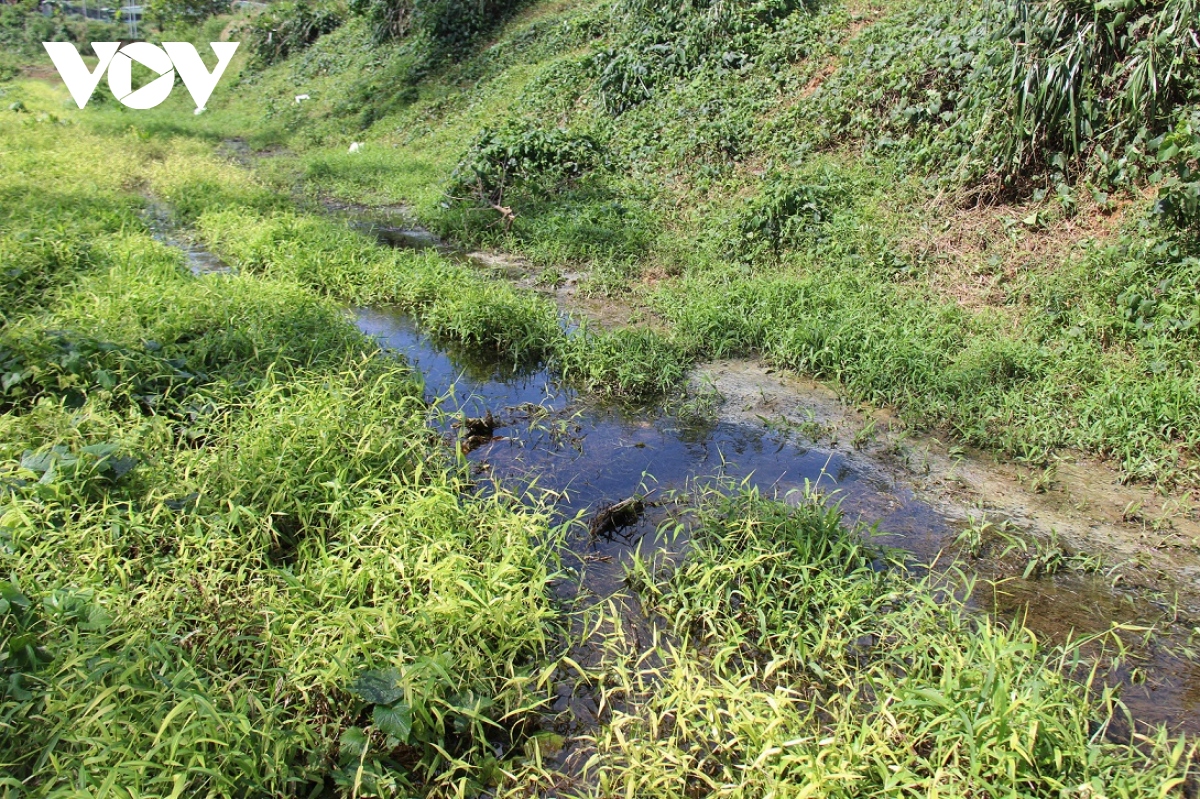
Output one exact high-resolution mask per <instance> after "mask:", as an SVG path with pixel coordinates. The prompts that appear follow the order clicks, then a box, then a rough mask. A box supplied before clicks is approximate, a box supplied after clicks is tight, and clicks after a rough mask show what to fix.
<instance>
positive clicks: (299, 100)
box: [296, 94, 312, 103]
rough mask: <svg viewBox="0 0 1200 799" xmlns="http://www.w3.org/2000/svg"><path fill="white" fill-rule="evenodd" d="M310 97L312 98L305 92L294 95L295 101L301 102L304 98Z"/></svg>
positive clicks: (309, 98)
mask: <svg viewBox="0 0 1200 799" xmlns="http://www.w3.org/2000/svg"><path fill="white" fill-rule="evenodd" d="M311 99H312V98H311V97H309V96H308V95H307V94H297V95H296V102H297V103H302V102H304V101H305V100H311Z"/></svg>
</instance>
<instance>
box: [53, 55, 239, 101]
mask: <svg viewBox="0 0 1200 799" xmlns="http://www.w3.org/2000/svg"><path fill="white" fill-rule="evenodd" d="M42 46H43V47H45V48H46V52H47V53H49V54H50V60H51V61H53V62H54V66H55V68H57V69H58V74H59V75H61V76H62V79H63V83H65V84H67V90H68V91H70V92H71V97H72V98H73V99H74V100H75V102H76V104H78V106H79V107H80V108H83V107H84V106H85V105H87V102H88V100H90V99H92V93H93V92H95V91H96V86H98V85H99V84H100V78H101V77H102V76H103V75H104V71H105V70H106V69H107V70H108V87H109V88H110V89H112V93H113V96H115V97H116V98H117V99H118V100H120V101H121V102H122V103H124V104H125V105H126V106H128V107H129V108H136V109H146V108H154V107H155V106H156V105H158V104H159V103H161V102H162V101H163V100H165V99H167V96H168V95H169V94H170V93H171V88H172V87H173V86H174V85H175V73H176V72H178V73H179V77H180V78H182V79H183V85H184V86H185V87H186V88H187V90H188V92H189V93H190V94H191V95H192V99H193V100H195V101H196V108H197V113H198V112H199V111H200V110H203V108H204V104H205V103H207V102H208V98H209V97H210V96H212V93H213V89H215V88H217V81H219V80H220V79H221V76H222V75H223V74H225V67H227V66H229V62H230V61H232V60H233V54H234V53H235V52H236V51H237V48H238V42H212V43H211V46H212V49H213V52H214V53H216V54H217V66H216V67H215V68H214V69H213V71H212V72H209V71H208V67H206V66H204V62H203V61H202V60H200V54H199V53H197V52H196V48H195V47H193V46H192V45H190V44H188V43H187V42H163V43H162V47H158V46H156V45H153V44H150V43H149V42H131V43H129V44H127V45H125V46H124V47H122V46H121V43H120V42H92V50H94V51H95V52H96V56H97V57H98V58H99V59H100V63H98V64H97V65H96V69H95V71H94V72H89V71H88V68H87V65H86V64H84V63H83V58H82V57H81V56H80V55H79V52H78V51H77V50H76V49H75V45H73V44H71V43H69V42H42ZM134 61H136V62H138V63H139V64H141V65H142V66H144V67H148V68H149V69H151V70H153V71H154V72H157V73H158V74H159V75H160V76H161V77H158V78H155V79H154V80H152V81H150V82H149V83H147V84H146V85H145V86H143V87H141V88H140V89H138V90H137V91H134V89H133V62H134Z"/></svg>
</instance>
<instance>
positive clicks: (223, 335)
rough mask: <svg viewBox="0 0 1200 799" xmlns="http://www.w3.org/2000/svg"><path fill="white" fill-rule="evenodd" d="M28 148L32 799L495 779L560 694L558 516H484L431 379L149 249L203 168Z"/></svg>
mask: <svg viewBox="0 0 1200 799" xmlns="http://www.w3.org/2000/svg"><path fill="white" fill-rule="evenodd" d="M38 91H40V89H38V88H37V87H33V88H32V89H31V90H30V94H29V95H28V96H29V98H30V100H29V101H30V103H31V104H32V103H35V102H36V101H37V99H36V93H37V92H38ZM0 138H2V140H3V144H2V145H0V147H2V149H4V150H5V151H6V157H5V161H4V166H3V170H4V176H3V177H4V180H3V183H4V186H5V189H4V191H5V197H4V201H3V214H4V234H3V239H2V240H3V252H4V253H5V269H6V272H5V274H6V278H7V279H6V281H5V282H4V284H3V290H4V293H5V303H4V311H5V314H4V318H3V327H2V328H0V362H2V363H3V368H2V370H0V371H3V374H4V382H3V392H2V393H0V409H2V410H3V414H2V415H0V493H2V497H0V531H2V537H0V561H2V565H0V573H3V575H4V579H3V582H0V590H2V591H3V594H2V597H3V598H2V601H0V616H2V620H0V625H2V630H3V632H2V637H3V642H4V643H3V652H2V654H0V671H2V672H3V689H0V690H2V691H3V698H2V701H0V726H2V727H3V733H4V734H3V740H4V743H3V746H2V747H0V763H2V764H3V765H2V767H0V772H2V773H3V776H2V777H0V782H2V784H3V786H4V789H3V790H4V792H5V794H6V795H31V796H35V795H36V796H52V795H53V796H56V795H68V794H69V795H79V794H80V793H84V792H86V793H88V794H90V795H97V796H100V795H120V796H133V795H138V796H167V795H174V796H179V795H221V796H245V795H276V796H283V795H300V794H304V795H307V794H309V793H312V792H313V791H317V792H320V791H326V790H332V791H337V792H344V793H346V794H351V793H357V794H358V795H363V794H364V793H367V792H369V793H378V792H389V791H394V792H400V793H405V792H408V791H414V792H427V791H430V790H432V789H433V788H434V786H439V785H440V786H442V787H443V788H444V789H445V790H447V791H455V790H458V791H463V790H469V786H471V785H476V784H480V783H481V782H486V781H487V779H488V777H487V774H488V770H489V769H490V768H492V766H489V765H488V764H489V763H490V762H491V761H492V760H494V755H492V754H491V753H492V752H493V751H494V749H493V747H495V746H497V745H503V746H505V747H511V746H513V745H514V742H516V743H519V741H520V740H521V739H522V736H523V735H524V734H525V733H524V732H523V730H524V729H525V728H526V727H527V726H528V724H529V721H528V717H529V714H530V708H532V707H534V706H536V705H537V704H538V701H539V698H540V697H541V696H544V691H543V692H539V688H538V685H537V675H538V674H539V673H540V670H541V669H543V668H544V667H545V665H546V663H547V662H548V660H547V658H548V657H549V645H550V641H551V640H552V638H553V635H554V627H555V624H556V613H555V611H554V610H553V609H552V607H551V605H550V602H549V599H548V589H547V585H548V582H549V581H550V579H551V570H552V569H553V563H554V560H553V556H552V552H551V550H549V549H547V541H548V540H549V539H550V538H551V535H550V531H549V530H548V528H547V524H546V520H545V518H543V517H542V516H540V515H539V514H538V512H537V511H536V510H531V509H528V508H523V507H520V506H517V505H514V504H513V503H512V502H510V501H508V500H506V499H505V498H503V497H500V496H497V497H495V498H493V499H487V500H484V499H474V498H471V497H469V496H467V495H466V487H467V485H468V478H467V475H466V473H465V471H464V470H463V469H462V467H461V464H460V463H459V462H458V459H457V457H456V456H455V455H454V454H453V451H452V450H451V449H450V448H448V447H447V446H446V445H445V444H444V443H443V442H442V441H441V439H440V438H438V437H437V436H436V435H434V434H432V433H431V432H430V430H429V429H428V428H427V410H426V406H425V400H424V397H423V387H422V384H421V380H420V376H419V375H414V374H413V373H412V372H410V371H409V370H408V369H407V367H405V366H404V365H403V364H402V363H398V362H396V361H394V360H393V359H391V358H386V357H382V356H381V354H380V353H379V352H378V350H377V348H376V347H375V346H374V345H373V344H372V343H371V342H370V341H369V340H367V339H365V338H364V337H363V336H362V335H360V334H359V333H358V332H357V331H356V330H355V329H354V327H353V325H352V324H351V322H350V321H349V320H348V319H347V318H346V317H345V315H344V312H343V311H342V310H341V309H340V308H339V307H338V306H337V305H336V304H334V303H332V302H331V301H330V300H328V299H325V298H323V297H322V296H320V295H319V294H318V293H315V292H313V291H311V290H310V289H309V288H308V286H306V285H304V284H302V283H300V282H298V281H295V280H287V279H285V278H283V277H282V276H262V277H259V276H254V275H251V274H248V273H247V274H242V275H238V276H210V277H206V278H196V277H193V276H192V275H191V274H190V273H189V272H188V270H187V269H186V266H185V265H184V262H183V258H182V254H181V253H180V252H178V251H177V250H174V249H172V248H169V247H167V246H165V245H163V244H160V243H158V242H156V241H155V240H154V239H153V238H151V236H150V235H149V231H148V230H147V228H146V226H145V223H144V221H143V217H142V216H141V215H139V213H138V212H139V211H140V210H141V209H142V208H143V207H144V206H145V205H146V202H147V201H146V200H145V199H144V198H143V197H142V196H141V195H140V194H138V193H137V192H136V191H130V189H131V188H133V189H136V188H137V187H139V186H142V185H145V181H147V180H150V181H152V180H154V179H155V176H154V168H153V166H152V165H153V164H154V163H155V161H156V159H158V158H163V157H166V159H167V162H168V163H169V164H170V165H171V167H170V168H176V167H177V168H179V169H180V170H184V171H186V168H187V167H188V166H190V167H191V168H192V169H193V174H201V173H202V172H203V170H204V169H205V167H206V163H204V162H203V161H190V160H189V157H188V156H187V155H186V150H187V148H186V146H184V147H182V150H183V152H174V151H173V150H172V145H171V143H170V142H165V141H156V142H150V143H147V142H144V141H142V140H140V139H139V138H138V137H136V136H124V137H120V138H108V137H103V136H96V135H94V134H91V133H89V132H88V131H86V130H85V129H83V128H82V127H79V126H77V125H75V124H74V122H50V121H42V122H37V121H36V117H34V118H33V119H30V118H25V117H23V116H18V115H16V114H14V115H11V116H9V117H6V118H4V119H3V120H0ZM148 166H150V169H149V170H148V169H147V167H148ZM209 181H210V189H211V191H212V193H210V194H209V195H204V196H205V197H207V198H208V199H209V200H210V201H212V202H222V201H224V200H226V199H228V198H229V197H231V196H236V197H237V198H238V200H239V201H240V202H242V203H248V202H252V201H253V200H255V199H256V198H257V199H259V200H262V199H263V198H267V199H268V200H269V198H270V195H267V194H264V193H263V192H262V191H261V190H260V189H258V188H257V187H255V186H254V185H253V183H252V182H250V181H249V180H248V179H239V178H238V176H237V175H233V174H230V173H226V174H222V175H219V176H216V177H213V176H210V177H209ZM268 204H269V203H268ZM389 786H390V787H389ZM451 786H457V787H456V788H453V787H451Z"/></svg>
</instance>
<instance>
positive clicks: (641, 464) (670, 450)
mask: <svg viewBox="0 0 1200 799" xmlns="http://www.w3.org/2000/svg"><path fill="white" fill-rule="evenodd" d="M364 225H367V226H368V227H365V228H364V230H366V231H367V232H373V233H374V234H375V235H377V236H378V238H379V239H380V240H381V241H384V242H385V243H386V242H389V241H391V242H392V243H393V244H395V245H399V246H418V247H425V246H431V247H432V246H439V244H438V242H437V240H436V239H433V238H432V237H430V236H428V234H426V233H424V232H423V231H418V235H416V236H408V235H401V234H399V233H396V232H395V231H397V230H402V228H401V227H399V226H395V225H393V226H390V227H389V229H388V231H387V233H388V235H386V236H385V235H381V234H380V231H379V230H378V229H373V228H371V227H369V225H377V223H375V222H367V223H364ZM385 227H388V226H385ZM160 238H161V239H162V240H164V241H166V242H167V243H169V244H172V245H173V246H176V247H179V248H180V249H181V250H182V251H183V252H184V253H185V255H186V257H187V262H188V266H189V268H190V269H191V271H192V272H193V273H194V274H196V275H197V276H199V277H201V278H204V279H211V278H205V275H209V274H210V273H214V272H217V273H223V272H227V271H229V267H228V266H227V265H225V264H224V263H222V262H220V260H219V259H217V258H215V256H213V255H212V254H210V253H208V252H207V251H205V250H204V249H203V248H202V247H199V246H197V245H195V244H194V243H191V242H188V241H187V240H184V239H180V238H177V237H174V236H172V235H167V234H164V233H161V229H160ZM393 240H394V241H393ZM217 279H219V278H217ZM353 317H354V321H355V323H356V325H357V326H358V328H359V329H360V330H361V331H362V332H364V333H366V334H367V335H369V336H371V337H372V338H374V339H375V340H376V341H377V342H378V343H379V344H380V345H381V346H383V347H385V348H386V349H388V350H389V351H391V352H393V353H395V354H396V355H398V356H401V357H403V358H405V359H406V360H407V361H408V362H409V363H410V364H411V365H412V366H413V367H414V369H416V370H417V371H418V372H419V373H420V374H421V375H423V378H424V381H425V386H426V388H425V390H426V395H427V397H428V398H430V399H434V398H441V399H440V408H441V410H442V411H443V412H445V416H444V419H445V420H446V421H445V422H444V423H443V424H444V425H445V429H444V432H446V433H447V434H453V435H454V436H456V437H457V438H458V439H459V441H460V446H461V445H463V444H465V445H466V446H464V449H465V450H469V451H468V452H467V454H466V456H467V457H468V458H469V459H470V461H471V462H472V464H473V469H474V471H475V473H476V475H477V478H478V479H477V482H478V483H479V484H480V485H483V486H485V487H486V486H487V485H489V484H491V483H492V481H496V482H497V483H499V484H503V485H504V486H506V487H508V488H518V489H519V488H522V487H524V488H529V489H531V490H532V491H533V492H534V493H536V494H538V495H539V496H541V497H542V498H548V499H549V500H550V502H551V505H552V507H553V508H554V510H555V512H556V513H557V514H558V516H559V517H560V519H563V520H565V519H572V518H578V519H579V520H580V523H579V524H577V525H575V526H574V527H573V528H572V532H571V534H570V539H569V540H568V541H567V546H566V548H565V551H564V552H563V553H562V557H563V566H564V567H565V568H566V569H567V570H568V572H571V573H575V574H578V575H579V579H578V580H577V581H571V582H570V584H563V585H562V586H561V587H560V589H561V592H562V595H561V598H562V599H564V600H579V599H582V600H584V601H585V602H587V601H591V602H596V601H603V600H606V599H607V598H609V597H613V596H618V597H619V596H620V595H622V594H623V593H625V586H624V574H625V567H626V565H627V564H628V562H629V560H630V557H631V555H632V553H633V552H635V551H636V550H637V548H638V547H639V546H644V547H647V548H650V547H657V546H660V545H661V542H659V541H658V540H657V539H656V538H655V536H654V535H653V533H654V531H655V529H656V527H657V526H658V525H659V524H660V523H662V522H664V521H665V520H667V519H668V518H670V516H671V512H672V511H671V509H670V508H669V507H668V506H667V503H663V502H661V500H662V499H663V498H665V497H668V496H670V495H672V494H674V493H676V492H682V491H686V490H688V489H689V487H692V486H694V485H696V483H697V482H703V481H706V480H708V481H711V480H718V479H723V480H727V481H733V482H742V481H746V482H747V484H750V485H754V486H756V487H758V488H759V490H760V491H762V492H763V493H764V494H766V495H770V496H777V497H779V498H783V499H787V498H789V497H794V498H798V497H800V496H802V494H803V491H804V489H805V486H806V485H815V486H816V487H817V488H818V489H819V490H820V491H821V492H823V493H824V494H826V495H828V496H829V497H830V501H836V502H838V503H840V506H841V509H842V511H843V513H844V515H845V517H846V521H847V522H848V523H851V524H853V523H856V522H863V523H866V524H868V525H877V528H878V530H879V531H881V535H880V537H879V538H878V539H877V540H878V541H879V542H880V543H882V544H885V545H887V546H891V547H895V548H899V549H902V550H904V551H906V552H907V553H909V554H910V556H911V560H912V562H913V563H914V564H924V563H930V562H932V561H934V560H935V559H938V558H941V561H940V562H941V563H942V564H943V565H944V564H946V563H948V562H949V561H950V560H952V559H953V557H954V552H953V547H950V549H949V550H947V547H948V546H949V545H950V544H951V543H952V542H953V541H954V539H955V537H956V536H957V535H958V533H959V532H961V531H962V529H963V525H962V522H961V519H960V518H954V517H953V516H951V515H948V514H946V513H944V512H943V509H941V508H939V507H936V506H935V505H933V504H930V503H927V502H925V501H923V500H922V498H921V497H919V496H918V495H917V494H916V493H915V492H914V491H913V490H912V489H911V488H910V487H909V486H906V485H905V484H904V483H903V481H901V480H898V479H896V477H895V471H894V469H892V468H891V467H890V466H889V465H887V464H882V463H879V464H876V463H872V462H871V459H870V457H869V456H864V455H863V454H862V453H858V452H854V451H853V448H851V447H849V446H829V444H828V442H824V443H822V442H821V441H820V437H819V436H815V435H814V436H806V435H805V434H804V431H803V430H800V431H797V430H796V429H794V428H792V427H788V426H780V425H772V424H768V423H766V420H765V419H760V420H759V421H758V422H757V423H750V422H748V421H747V420H746V418H745V414H740V415H739V414H738V413H736V412H730V409H728V408H722V407H721V404H720V397H718V396H712V397H707V398H705V397H700V398H699V399H698V400H697V399H696V398H695V397H693V398H691V399H689V400H686V401H665V402H660V403H652V404H645V405H640V406H630V405H623V404H618V403H611V402H601V401H597V400H596V399H595V398H593V397H589V396H586V395H581V394H580V393H578V392H576V391H574V390H573V389H571V388H570V387H569V386H566V385H563V384H562V383H560V382H559V381H558V380H557V379H556V377H555V375H554V373H553V372H552V371H551V370H550V369H548V368H547V367H546V366H545V365H543V364H526V365H519V364H513V363H511V362H507V361H504V360H502V359H497V358H494V357H489V356H488V355H486V354H481V353H479V352H474V351H471V350H470V349H468V348H464V347H462V346H460V345H456V344H455V343H453V342H444V341H437V340H434V339H432V338H430V337H429V336H427V335H425V334H424V333H423V332H422V331H421V330H420V329H419V327H418V326H417V324H416V323H415V321H414V320H412V319H411V318H410V317H408V316H407V315H405V314H404V313H402V312H399V311H396V310H393V309H387V308H358V309H354V310H353ZM791 400H792V401H793V402H794V403H795V404H796V405H797V406H801V407H802V406H803V405H804V403H805V401H806V398H805V397H804V396H803V395H797V396H795V397H794V398H791ZM727 404H729V403H727ZM450 420H457V421H458V426H459V428H462V429H455V428H452V427H451V426H450V425H451V421H450ZM472 420H473V421H472ZM672 546H675V547H685V546H686V540H678V541H676V542H675V543H674V544H673V545H672ZM946 551H949V552H950V554H944V553H945V552H946ZM960 566H964V567H965V568H967V569H974V570H976V571H978V573H979V575H980V576H981V577H983V578H985V579H987V578H995V577H1002V578H1005V579H1004V582H1003V584H1002V586H1001V587H1000V588H999V589H996V590H995V591H994V592H992V591H986V590H984V591H980V592H977V594H976V597H975V602H976V606H977V607H980V608H981V610H985V611H989V612H996V613H997V614H998V615H999V616H1000V617H1001V618H1005V617H1007V618H1012V617H1014V616H1018V615H1019V616H1021V617H1022V618H1024V619H1025V621H1026V624H1027V626H1029V627H1030V628H1031V629H1032V630H1034V631H1035V632H1036V633H1037V634H1038V635H1039V637H1041V638H1043V639H1048V640H1051V641H1062V640H1065V639H1067V638H1068V637H1074V638H1078V637H1081V636H1086V635H1091V634H1096V633H1102V632H1104V631H1107V630H1109V629H1111V627H1112V625H1113V624H1118V623H1119V624H1126V625H1131V626H1139V627H1143V628H1151V627H1153V628H1155V629H1156V633H1155V635H1154V638H1155V643H1154V644H1153V645H1149V646H1141V647H1139V648H1137V652H1136V656H1135V657H1133V658H1131V659H1129V660H1128V661H1127V662H1125V663H1124V664H1122V665H1121V666H1120V667H1118V668H1116V669H1114V670H1113V671H1112V674H1111V675H1110V678H1109V679H1110V681H1111V682H1113V683H1118V684H1120V685H1121V686H1122V694H1121V695H1122V699H1123V700H1124V701H1125V703H1126V704H1127V705H1128V707H1129V708H1130V711H1131V713H1132V714H1133V717H1134V719H1135V720H1136V721H1137V722H1140V723H1145V724H1158V723H1166V724H1168V725H1169V726H1170V727H1171V728H1172V729H1175V730H1181V731H1187V732H1190V733H1197V732H1200V664H1198V663H1196V662H1195V660H1194V659H1190V658H1188V657H1186V656H1184V655H1182V654H1180V653H1179V650H1178V648H1177V646H1176V645H1177V644H1180V643H1182V642H1183V641H1184V640H1185V638H1186V637H1187V634H1188V632H1189V631H1188V630H1187V629H1185V628H1184V627H1181V626H1179V625H1174V626H1172V625H1170V624H1167V623H1166V622H1167V621H1169V620H1166V619H1164V614H1163V612H1162V610H1161V609H1160V608H1158V607H1156V606H1153V605H1150V604H1149V603H1146V602H1144V601H1143V600H1142V598H1141V597H1140V596H1139V595H1138V594H1137V593H1136V592H1130V591H1125V590H1121V589H1119V588H1114V587H1113V586H1112V585H1111V584H1110V583H1109V582H1108V581H1107V580H1105V579H1104V578H1103V577H1102V576H1099V575H1091V574H1083V573H1079V572H1074V571H1066V572H1064V573H1062V574H1060V575H1057V576H1055V577H1052V578H1046V577H1043V578H1034V579H1022V578H1020V577H1012V576H1011V574H1006V573H1005V572H1004V571H1003V569H998V568H996V564H991V563H988V562H986V561H979V562H966V563H965V564H964V563H960ZM625 598H626V600H628V597H627V596H626V597H625ZM625 605H626V606H627V607H628V613H629V619H628V620H629V622H630V623H631V624H633V625H637V624H649V622H647V621H646V620H644V619H641V618H640V617H639V616H638V613H637V611H636V608H634V607H633V605H634V603H632V602H631V601H626V602H625ZM647 634H649V632H648V633H647ZM1137 635H1138V633H1137V632H1132V633H1130V634H1129V635H1128V636H1127V637H1128V638H1131V639H1132V638H1136V637H1137ZM1165 644H1169V646H1168V645H1165ZM553 710H554V711H555V712H556V713H558V714H559V721H558V722H557V723H556V724H555V729H556V730H558V731H560V732H562V733H564V734H565V735H567V736H570V735H575V734H580V733H584V732H586V731H587V730H588V728H589V727H590V726H591V725H594V723H595V718H594V710H595V708H594V706H593V705H592V704H591V702H590V700H589V698H588V697H578V696H570V695H565V694H564V695H563V696H562V697H560V702H559V703H558V704H557V705H556V706H555V707H554V708H553Z"/></svg>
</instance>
